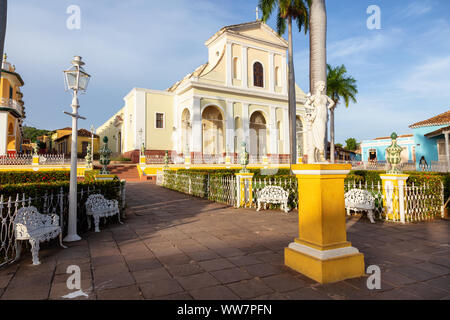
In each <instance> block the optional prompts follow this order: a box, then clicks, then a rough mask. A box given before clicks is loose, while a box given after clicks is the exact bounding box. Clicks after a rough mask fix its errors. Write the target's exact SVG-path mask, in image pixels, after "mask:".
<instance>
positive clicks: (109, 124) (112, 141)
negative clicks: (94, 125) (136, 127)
mask: <svg viewBox="0 0 450 320" xmlns="http://www.w3.org/2000/svg"><path fill="white" fill-rule="evenodd" d="M124 109H125V107H123V108H122V109H120V110H119V111H118V112H116V113H115V114H114V115H113V116H112V117H111V118H109V119H108V120H107V121H106V122H105V123H104V124H102V125H101V126H100V127H98V129H97V131H96V133H97V135H99V136H100V141H103V137H105V136H106V137H108V141H109V142H108V145H109V148H110V149H111V151H112V152H113V153H117V152H119V146H118V143H119V142H118V139H119V132H121V135H122V140H123V138H124V134H125V127H124V126H125V119H124V121H122V124H120V125H118V126H117V127H116V126H115V125H114V119H115V118H116V116H118V115H121V114H122V117H124V114H123V112H124ZM120 143H122V144H123V142H122V141H121V142H120ZM122 149H123V148H122ZM122 152H123V150H122Z"/></svg>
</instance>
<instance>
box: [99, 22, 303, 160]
mask: <svg viewBox="0 0 450 320" xmlns="http://www.w3.org/2000/svg"><path fill="white" fill-rule="evenodd" d="M205 45H206V47H207V48H208V62H207V63H206V64H204V65H201V66H200V67H198V68H197V69H196V70H194V71H193V72H192V73H190V74H188V75H186V76H185V77H184V78H183V79H182V80H180V81H178V82H176V83H175V84H174V85H172V86H171V87H170V88H168V89H167V90H150V89H142V88H134V89H132V90H131V91H130V92H129V93H128V95H127V96H125V98H124V106H123V108H122V109H120V110H119V111H118V112H117V113H116V114H114V115H113V116H112V117H111V118H110V119H108V121H106V122H105V123H104V124H103V125H102V126H101V127H99V128H98V130H97V134H99V135H100V136H101V137H103V136H108V138H109V141H110V144H109V146H110V148H111V149H112V151H113V152H114V153H117V154H123V155H124V156H125V157H131V158H134V159H136V158H137V156H138V154H139V150H141V149H142V145H144V147H145V153H146V154H147V155H158V156H162V155H164V153H165V151H166V150H168V151H169V153H170V154H171V155H172V156H173V155H178V156H186V155H190V156H191V158H194V159H195V158H201V157H205V158H207V157H219V158H220V157H223V156H225V155H229V156H233V155H237V154H239V153H240V152H241V145H242V142H245V143H246V145H247V151H248V152H249V153H250V156H251V157H252V156H253V157H256V158H261V157H263V156H268V157H271V158H272V159H277V160H282V159H287V158H288V155H289V122H288V119H289V117H288V94H287V91H288V80H287V79H288V72H287V58H286V54H287V49H288V43H287V41H286V40H285V39H283V38H282V37H280V36H279V35H278V34H277V33H276V32H275V31H274V30H273V29H271V28H270V27H269V26H267V25H266V24H265V23H264V22H262V21H254V22H250V23H243V24H238V25H232V26H226V27H223V28H222V29H220V30H219V31H218V32H217V33H215V34H214V35H213V36H212V37H211V38H210V39H208V40H207V41H206V42H205ZM296 99H297V145H298V154H300V155H301V154H302V153H303V150H304V149H305V142H306V140H305V137H304V136H305V135H304V134H303V128H304V124H303V118H304V116H305V114H306V111H305V107H304V103H305V101H306V95H305V93H304V92H303V91H302V90H301V89H300V88H299V87H298V86H297V85H296Z"/></svg>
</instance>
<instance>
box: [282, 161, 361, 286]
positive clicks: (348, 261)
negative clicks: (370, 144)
mask: <svg viewBox="0 0 450 320" xmlns="http://www.w3.org/2000/svg"><path fill="white" fill-rule="evenodd" d="M350 169H351V165H346V164H297V165H292V170H293V172H294V173H295V175H296V177H297V180H298V198H299V201H298V202H299V204H298V211H299V218H298V220H299V237H298V238H297V239H295V241H294V242H292V243H291V244H289V247H288V248H285V264H286V266H288V267H290V268H292V269H294V270H296V271H298V272H300V273H302V274H304V275H306V276H307V277H309V278H311V279H314V280H316V281H317V282H320V283H330V282H337V281H342V280H345V279H350V278H357V277H361V276H363V275H364V274H365V271H364V256H363V254H362V253H360V252H359V251H358V249H356V248H354V247H352V246H351V243H350V242H348V241H347V232H346V229H345V202H344V179H345V177H346V176H347V174H348V173H349V172H350Z"/></svg>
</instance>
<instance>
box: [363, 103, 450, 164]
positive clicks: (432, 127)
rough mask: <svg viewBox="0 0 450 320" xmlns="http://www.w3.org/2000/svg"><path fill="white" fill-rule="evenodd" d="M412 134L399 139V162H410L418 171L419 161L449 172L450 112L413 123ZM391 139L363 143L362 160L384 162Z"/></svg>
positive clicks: (401, 136)
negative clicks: (401, 150)
mask: <svg viewBox="0 0 450 320" xmlns="http://www.w3.org/2000/svg"><path fill="white" fill-rule="evenodd" d="M409 127H410V128H411V129H412V131H413V133H412V134H405V135H400V136H398V139H397V143H398V145H399V146H401V147H403V148H404V150H403V152H402V154H401V157H402V162H410V163H411V162H412V163H415V164H416V167H417V169H418V170H419V169H420V167H419V163H420V161H421V159H425V162H426V164H427V165H428V166H434V167H436V168H438V167H439V168H448V169H450V142H449V140H450V139H449V136H450V111H446V112H444V113H442V114H440V115H437V116H435V117H432V118H430V119H427V120H423V121H420V122H417V123H414V124H412V125H410V126H409ZM390 144H391V138H390V137H382V138H376V139H373V140H364V141H363V142H362V143H361V156H362V160H363V161H374V162H378V161H386V148H387V147H388V146H389V145H390Z"/></svg>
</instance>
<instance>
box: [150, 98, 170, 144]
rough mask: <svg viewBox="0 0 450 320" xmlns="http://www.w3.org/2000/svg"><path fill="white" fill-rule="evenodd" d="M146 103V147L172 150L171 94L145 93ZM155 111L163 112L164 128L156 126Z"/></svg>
mask: <svg viewBox="0 0 450 320" xmlns="http://www.w3.org/2000/svg"><path fill="white" fill-rule="evenodd" d="M146 105H147V112H146V113H147V119H146V128H147V137H146V139H145V140H146V149H148V150H172V149H173V146H172V134H173V126H174V119H173V117H174V115H173V96H171V95H167V94H158V93H146ZM156 113H164V128H162V129H157V128H156Z"/></svg>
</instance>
